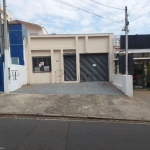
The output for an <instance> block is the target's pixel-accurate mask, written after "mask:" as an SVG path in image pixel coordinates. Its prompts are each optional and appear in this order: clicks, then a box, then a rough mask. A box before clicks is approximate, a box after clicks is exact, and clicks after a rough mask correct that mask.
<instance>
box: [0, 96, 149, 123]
mask: <svg viewBox="0 0 150 150" xmlns="http://www.w3.org/2000/svg"><path fill="white" fill-rule="evenodd" d="M0 114H1V115H3V114H17V115H38V114H40V115H44V116H64V117H67V116H68V117H85V118H88V117H90V118H100V119H121V120H141V121H150V107H147V106H145V105H144V104H142V103H140V102H139V101H137V100H136V99H132V98H129V97H127V96H107V95H45V94H1V95H0Z"/></svg>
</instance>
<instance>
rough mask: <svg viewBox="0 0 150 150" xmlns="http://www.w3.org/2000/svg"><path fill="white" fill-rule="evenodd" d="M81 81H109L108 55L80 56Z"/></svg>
mask: <svg viewBox="0 0 150 150" xmlns="http://www.w3.org/2000/svg"><path fill="white" fill-rule="evenodd" d="M80 81H82V82H89V81H109V73H108V54H107V53H104V54H98V53H94V54H80Z"/></svg>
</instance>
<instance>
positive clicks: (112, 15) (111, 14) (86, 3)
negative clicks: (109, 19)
mask: <svg viewBox="0 0 150 150" xmlns="http://www.w3.org/2000/svg"><path fill="white" fill-rule="evenodd" d="M79 1H81V2H83V3H85V4H87V5H89V6H92V7H94V8H97V9H99V10H102V11H104V12H106V13H107V14H109V15H112V16H116V17H119V16H117V15H114V14H111V13H110V12H108V11H106V10H103V9H100V8H98V7H96V6H94V5H91V4H89V3H87V2H85V1H83V0H79ZM119 18H121V17H119Z"/></svg>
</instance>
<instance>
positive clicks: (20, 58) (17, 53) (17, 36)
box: [9, 24, 27, 65]
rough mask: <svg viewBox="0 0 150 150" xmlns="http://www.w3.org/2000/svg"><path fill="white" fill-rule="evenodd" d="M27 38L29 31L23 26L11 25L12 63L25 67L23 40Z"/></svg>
mask: <svg viewBox="0 0 150 150" xmlns="http://www.w3.org/2000/svg"><path fill="white" fill-rule="evenodd" d="M25 37H27V29H26V27H24V25H22V24H9V41H10V56H11V63H12V64H16V65H24V64H25V62H24V61H25V59H24V43H23V39H24V38H25Z"/></svg>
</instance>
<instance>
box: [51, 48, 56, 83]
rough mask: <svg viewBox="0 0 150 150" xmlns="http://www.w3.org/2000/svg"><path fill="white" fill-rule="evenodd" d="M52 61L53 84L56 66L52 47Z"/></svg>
mask: <svg viewBox="0 0 150 150" xmlns="http://www.w3.org/2000/svg"><path fill="white" fill-rule="evenodd" d="M51 63H52V84H54V83H55V66H54V50H53V49H51Z"/></svg>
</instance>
